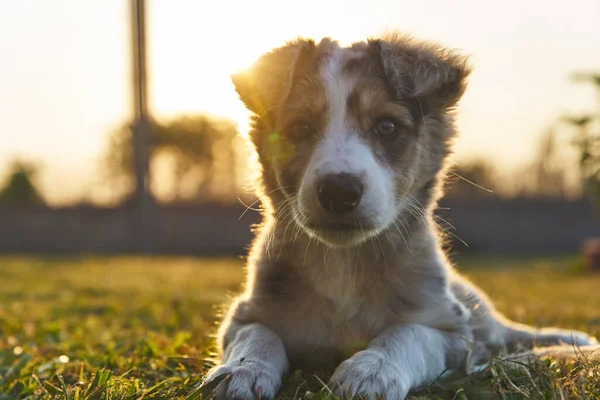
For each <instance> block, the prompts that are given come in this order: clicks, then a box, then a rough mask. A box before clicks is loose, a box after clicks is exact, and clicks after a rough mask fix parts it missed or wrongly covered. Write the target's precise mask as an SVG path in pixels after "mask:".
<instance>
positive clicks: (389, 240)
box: [207, 34, 595, 399]
mask: <svg viewBox="0 0 600 400" xmlns="http://www.w3.org/2000/svg"><path fill="white" fill-rule="evenodd" d="M468 75H469V66H468V64H467V61H466V59H465V58H464V57H462V56H460V55H458V54H456V53H455V52H452V51H449V50H446V49H443V48H441V47H439V46H437V45H433V44H428V43H421V42H418V41H416V40H414V39H412V38H409V37H407V36H402V35H398V34H390V35H387V36H384V37H381V38H378V39H372V40H369V41H367V42H361V43H356V44H353V45H352V46H350V47H348V48H341V47H340V46H339V45H338V44H337V43H336V42H335V41H332V40H330V39H324V40H322V41H321V42H320V43H318V44H317V43H315V42H314V41H312V40H305V39H298V40H296V41H293V42H289V43H288V44H287V45H285V46H283V47H281V48H278V49H275V50H273V51H272V52H270V53H267V54H265V55H263V56H262V57H261V58H260V59H259V60H258V61H257V62H256V63H255V64H254V66H252V67H251V68H250V69H249V70H248V71H246V72H244V73H241V74H237V75H234V76H233V82H234V84H235V87H236V89H237V91H238V93H239V95H240V98H241V99H242V101H244V103H245V104H246V106H247V107H248V109H249V110H251V111H252V112H253V113H254V117H253V128H252V131H251V132H250V138H251V140H252V142H253V143H254V146H255V148H256V151H257V154H258V157H259V162H260V165H261V167H262V174H261V177H262V179H261V184H260V185H259V186H260V189H259V190H260V196H261V200H262V202H263V204H264V207H265V212H264V214H265V215H264V216H265V221H264V223H263V225H262V226H261V228H260V231H259V235H258V238H257V240H256V241H255V243H254V245H253V247H252V251H251V253H250V257H249V265H248V281H247V285H246V291H245V292H244V294H242V295H241V296H240V297H239V298H238V299H237V300H236V301H235V302H234V304H233V305H232V306H231V308H230V311H229V313H228V315H227V316H226V318H225V320H224V321H223V324H222V326H221V329H220V334H219V344H220V348H221V351H222V364H221V365H219V366H217V367H215V368H214V369H213V370H211V371H210V373H209V374H208V376H207V382H209V381H211V380H213V379H215V378H216V377H219V376H222V375H224V374H226V375H228V377H227V379H226V381H225V382H224V383H223V384H222V385H221V388H220V389H219V392H218V396H219V397H221V398H235V399H238V398H239V399H250V398H255V397H258V398H273V397H274V396H275V394H276V391H277V389H278V387H279V385H280V383H281V379H282V376H283V375H284V374H285V372H286V371H288V370H289V368H290V366H294V367H300V368H304V369H324V368H328V367H335V366H337V369H336V370H335V373H334V374H333V377H332V379H331V386H330V387H331V388H332V389H334V390H335V391H336V392H337V393H338V394H340V395H343V396H353V395H356V394H359V395H366V396H368V397H374V396H376V395H382V396H384V397H385V398H390V399H398V398H404V397H405V396H406V395H407V393H408V391H409V390H411V389H412V388H415V387H418V386H419V385H422V384H425V383H427V382H431V381H433V380H434V379H436V378H437V377H438V376H439V375H440V374H441V373H443V372H444V371H445V370H446V369H448V368H449V369H459V368H464V367H465V364H466V360H467V358H468V359H469V363H468V364H470V365H476V364H478V363H484V362H485V361H486V360H489V358H490V356H491V355H492V354H495V353H498V352H501V351H506V350H508V351H514V350H516V349H517V348H519V347H521V346H522V347H529V348H531V347H533V346H534V345H535V344H543V345H552V344H560V343H574V344H577V345H590V344H593V343H594V342H595V340H594V339H593V338H590V337H589V336H588V335H586V334H584V333H580V332H570V331H560V330H534V329H532V328H529V327H525V326H521V325H517V324H514V323H511V322H508V321H506V320H505V319H504V318H502V317H501V316H500V315H498V314H497V313H496V312H495V311H494V310H493V307H492V305H491V303H490V301H489V300H488V299H487V298H486V297H485V296H484V295H483V294H481V293H480V292H479V291H478V290H477V289H476V288H474V287H473V286H472V285H471V284H470V283H468V282H467V281H465V280H464V279H463V278H461V277H460V276H459V275H458V274H457V273H456V272H454V271H453V269H452V267H451V266H450V263H449V262H448V260H447V259H446V256H445V254H444V253H443V251H442V249H441V247H442V246H441V239H440V238H439V236H440V235H439V232H438V228H437V227H436V224H435V222H434V220H433V217H432V212H433V209H434V208H435V206H436V203H437V200H438V198H439V196H440V195H441V185H442V183H443V182H442V181H443V178H444V175H445V165H446V158H447V156H448V154H449V153H450V147H451V142H452V140H453V138H454V136H455V129H454V120H453V110H454V107H455V105H456V104H457V102H458V100H459V99H460V97H461V95H462V93H463V91H464V89H465V84H466V78H467V76H468ZM381 121H387V122H384V124H387V125H386V126H387V127H388V128H389V124H390V123H389V121H392V123H393V125H392V128H394V131H393V132H391V133H390V132H387V133H382V132H383V130H385V129H388V128H385V126H383V127H382V125H381ZM389 129H391V128H389ZM336 174H345V175H349V176H353V177H356V179H359V180H360V181H361V183H362V185H363V188H364V190H363V195H362V198H361V199H360V203H359V204H358V205H357V206H356V209H354V210H352V211H351V212H350V213H347V214H344V215H339V214H336V213H333V212H331V210H327V209H326V207H323V206H320V205H319V201H318V199H317V197H318V196H317V192H318V191H319V190H320V189H318V188H319V182H320V181H321V180H322V179H323V178H324V177H326V176H331V175H336ZM340 362H341V364H339V363H340Z"/></svg>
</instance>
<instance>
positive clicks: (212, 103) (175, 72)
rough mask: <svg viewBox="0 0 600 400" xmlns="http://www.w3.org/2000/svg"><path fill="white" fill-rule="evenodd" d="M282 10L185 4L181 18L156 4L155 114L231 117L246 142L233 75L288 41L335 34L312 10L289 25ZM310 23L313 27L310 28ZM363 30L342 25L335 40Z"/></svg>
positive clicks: (268, 4)
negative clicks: (317, 18) (208, 8)
mask: <svg viewBox="0 0 600 400" xmlns="http://www.w3.org/2000/svg"><path fill="white" fill-rule="evenodd" d="M231 8H235V12H232V10H231ZM281 8H282V5H281V4H279V3H278V2H276V1H270V0H269V1H262V2H260V6H259V5H256V4H250V3H249V2H247V3H244V2H235V3H234V4H231V3H229V2H221V3H213V5H212V6H211V9H210V10H207V8H206V5H205V4H204V3H202V2H191V3H189V4H186V9H187V10H188V11H189V12H187V13H186V14H185V15H182V14H181V13H180V12H179V11H178V10H177V8H176V7H172V6H169V5H168V4H166V2H158V1H155V2H152V7H151V9H150V10H151V12H150V15H149V17H150V21H149V22H150V24H149V26H150V27H151V32H150V33H151V35H150V41H149V42H150V43H151V48H150V65H151V72H150V73H151V76H152V78H151V83H152V88H151V99H152V100H151V101H152V106H153V111H154V112H155V113H156V114H157V115H158V116H163V117H167V118H168V117H173V116H175V115H177V114H182V113H199V112H202V113H209V114H213V115H215V116H220V117H226V118H230V119H233V120H234V121H236V122H237V124H238V127H239V132H240V135H241V136H243V137H246V136H247V132H248V116H249V112H248V111H247V110H246V109H245V108H244V106H243V104H242V103H241V101H239V99H238V97H237V94H236V92H235V90H234V87H233V85H232V83H231V80H230V75H231V74H232V73H234V72H237V71H240V70H243V69H245V68H247V67H249V66H250V65H251V64H252V62H253V61H254V60H255V59H256V58H257V57H258V56H260V54H262V53H264V52H266V51H268V50H270V49H271V48H273V47H276V46H279V45H282V44H284V42H285V41H286V40H289V39H292V38H294V37H297V36H307V37H312V38H315V39H317V40H318V39H320V38H322V37H323V36H326V35H327V34H331V27H330V26H329V25H330V23H331V21H328V20H323V21H318V20H315V18H314V15H312V16H311V15H310V14H311V12H310V10H309V9H308V8H306V9H299V10H295V11H294V12H295V13H296V12H297V15H295V16H294V18H293V19H289V20H282V19H281V18H276V17H275V15H281V13H280V11H281ZM270 13H272V14H273V16H270V15H269V14H270ZM217 15H221V16H222V15H227V20H226V21H224V20H223V19H222V18H215V17H214V16H217ZM182 17H183V20H182ZM308 20H311V24H307V23H306V21H308ZM346 22H348V21H346ZM307 25H308V26H307ZM363 28H364V29H362V30H361V29H356V28H355V27H354V26H353V24H351V23H346V24H343V23H342V24H339V26H336V29H335V32H336V39H338V41H340V43H343V44H347V43H350V42H352V41H353V40H358V39H360V38H362V37H364V36H365V35H368V33H367V32H369V31H368V29H369V27H368V24H366V25H365V24H363ZM370 33H373V32H370ZM190 36H194V37H198V38H197V40H196V39H194V37H190ZM206 38H210V39H209V40H207V39H206ZM190 43H192V44H193V43H198V47H193V46H192V47H190ZM190 77H193V78H190Z"/></svg>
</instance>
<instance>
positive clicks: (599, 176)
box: [565, 73, 600, 210]
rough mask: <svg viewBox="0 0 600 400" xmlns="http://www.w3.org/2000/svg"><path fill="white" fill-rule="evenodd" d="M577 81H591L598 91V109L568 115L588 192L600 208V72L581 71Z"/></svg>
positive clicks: (567, 118)
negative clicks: (573, 130)
mask: <svg viewBox="0 0 600 400" xmlns="http://www.w3.org/2000/svg"><path fill="white" fill-rule="evenodd" d="M573 79H574V80H575V81H576V82H585V83H591V84H592V85H593V86H594V87H595V88H596V91H597V93H598V111H597V112H595V113H594V112H590V113H588V114H584V115H580V116H570V117H566V118H565V120H566V121H567V122H568V123H569V124H570V125H571V126H572V127H574V128H575V130H576V133H575V144H576V145H577V147H578V149H579V165H580V168H581V174H582V178H583V181H584V190H585V191H586V192H588V193H589V194H590V195H591V196H592V198H593V200H594V202H595V204H596V206H597V208H598V209H599V210H600V74H598V73H579V74H575V75H574V76H573Z"/></svg>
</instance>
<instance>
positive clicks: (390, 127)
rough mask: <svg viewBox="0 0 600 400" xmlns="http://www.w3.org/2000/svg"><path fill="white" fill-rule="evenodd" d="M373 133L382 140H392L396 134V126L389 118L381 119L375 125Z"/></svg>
mask: <svg viewBox="0 0 600 400" xmlns="http://www.w3.org/2000/svg"><path fill="white" fill-rule="evenodd" d="M375 132H376V133H377V134H378V135H380V136H381V137H383V138H384V139H393V138H394V137H396V135H397V134H398V124H397V123H396V122H395V121H394V120H393V119H391V118H382V119H380V120H379V121H377V123H376V124H375Z"/></svg>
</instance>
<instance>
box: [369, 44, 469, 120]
mask: <svg viewBox="0 0 600 400" xmlns="http://www.w3.org/2000/svg"><path fill="white" fill-rule="evenodd" d="M369 46H370V48H371V49H372V51H374V52H375V53H376V54H377V55H378V56H379V57H380V59H381V64H382V65H383V69H384V71H385V74H386V77H387V80H388V82H389V83H390V85H391V86H392V87H393V88H394V90H395V91H396V93H397V95H398V96H399V97H400V96H401V97H406V96H415V97H418V99H419V100H420V101H422V102H424V103H425V104H424V105H427V106H428V107H434V108H437V109H440V110H447V109H449V108H452V107H454V106H455V105H456V103H457V102H458V100H459V99H460V98H461V96H462V94H463V93H464V91H465V88H466V80H467V77H468V75H469V73H470V72H471V69H470V67H469V65H468V62H467V58H466V57H464V56H461V55H459V54H456V53H455V52H453V51H450V50H448V49H444V48H442V47H440V46H437V45H433V44H425V43H420V42H418V41H416V40H414V39H412V38H410V37H408V36H402V35H398V34H388V35H385V36H383V37H381V38H379V39H370V40H369Z"/></svg>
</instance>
